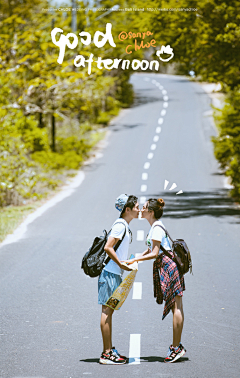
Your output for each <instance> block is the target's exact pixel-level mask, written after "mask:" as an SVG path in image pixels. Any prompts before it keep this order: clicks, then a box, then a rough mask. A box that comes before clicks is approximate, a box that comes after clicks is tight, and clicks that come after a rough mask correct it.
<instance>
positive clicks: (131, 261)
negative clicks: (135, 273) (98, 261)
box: [122, 259, 136, 265]
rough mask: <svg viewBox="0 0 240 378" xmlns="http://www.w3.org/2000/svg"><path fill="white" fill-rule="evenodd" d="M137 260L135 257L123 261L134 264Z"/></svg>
mask: <svg viewBox="0 0 240 378" xmlns="http://www.w3.org/2000/svg"><path fill="white" fill-rule="evenodd" d="M135 261H136V260H135V259H130V260H124V261H122V262H124V263H125V264H128V265H130V264H133V263H134V262H135Z"/></svg>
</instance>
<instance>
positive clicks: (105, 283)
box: [98, 270, 122, 305]
mask: <svg viewBox="0 0 240 378" xmlns="http://www.w3.org/2000/svg"><path fill="white" fill-rule="evenodd" d="M121 282H122V278H121V276H119V275H118V274H115V273H110V272H107V271H106V270H103V271H102V273H101V274H100V276H99V278H98V304H101V305H105V303H106V302H107V300H108V298H109V297H111V295H112V294H113V292H114V291H115V290H116V288H117V287H118V286H119V285H120V284H121Z"/></svg>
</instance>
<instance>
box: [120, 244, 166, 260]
mask: <svg viewBox="0 0 240 378" xmlns="http://www.w3.org/2000/svg"><path fill="white" fill-rule="evenodd" d="M160 244H161V242H160V241H158V240H153V249H152V251H150V249H148V250H146V251H144V252H143V254H142V255H140V256H138V257H135V258H134V259H131V260H126V261H125V262H127V263H128V264H132V263H134V262H135V261H145V260H152V259H156V258H157V256H158V254H159V250H160ZM149 251H150V252H149Z"/></svg>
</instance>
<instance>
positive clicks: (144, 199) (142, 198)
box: [140, 196, 147, 219]
mask: <svg viewBox="0 0 240 378" xmlns="http://www.w3.org/2000/svg"><path fill="white" fill-rule="evenodd" d="M146 201H147V198H146V197H144V196H142V197H140V204H141V205H142V204H144V203H145V202H146ZM141 219H142V218H141Z"/></svg>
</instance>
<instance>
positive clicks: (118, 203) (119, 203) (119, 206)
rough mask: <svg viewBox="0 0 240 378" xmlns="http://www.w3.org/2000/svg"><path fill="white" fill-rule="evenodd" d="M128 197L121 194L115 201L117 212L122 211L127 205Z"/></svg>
mask: <svg viewBox="0 0 240 378" xmlns="http://www.w3.org/2000/svg"><path fill="white" fill-rule="evenodd" d="M128 197H129V196H128V195H127V194H121V195H120V196H119V197H118V198H117V199H116V201H115V207H116V209H117V210H119V211H121V212H122V211H123V208H124V206H125V205H126V203H127V200H128Z"/></svg>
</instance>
